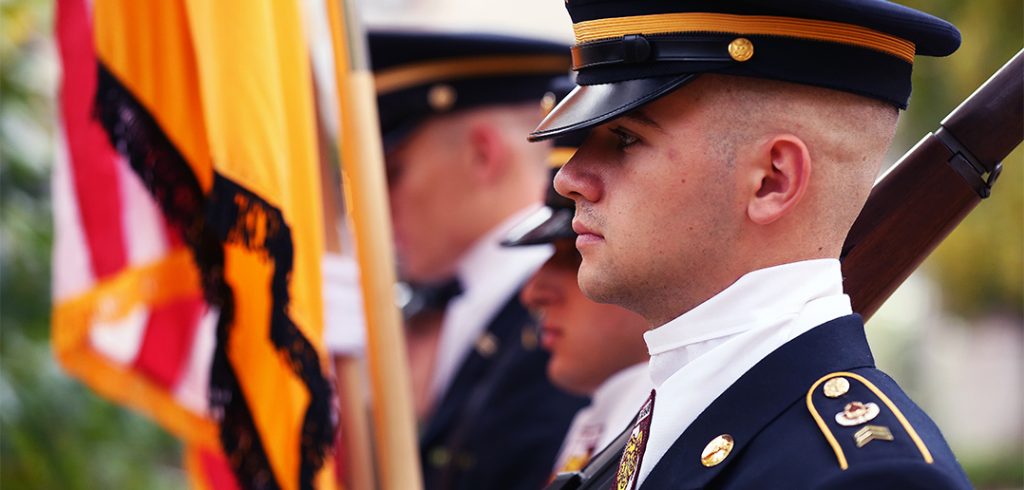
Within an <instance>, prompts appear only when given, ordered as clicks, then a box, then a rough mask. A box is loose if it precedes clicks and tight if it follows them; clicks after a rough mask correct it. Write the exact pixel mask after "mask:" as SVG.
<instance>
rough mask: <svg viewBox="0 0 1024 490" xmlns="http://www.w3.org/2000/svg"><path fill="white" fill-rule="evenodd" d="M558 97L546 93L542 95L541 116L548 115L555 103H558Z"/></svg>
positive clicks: (551, 93)
mask: <svg viewBox="0 0 1024 490" xmlns="http://www.w3.org/2000/svg"><path fill="white" fill-rule="evenodd" d="M557 99H558V96H556V95H555V93H554V92H548V93H546V94H544V97H543V98H541V99H540V113H541V115H542V116H546V115H548V113H549V112H551V109H554V108H555V102H558V100H557Z"/></svg>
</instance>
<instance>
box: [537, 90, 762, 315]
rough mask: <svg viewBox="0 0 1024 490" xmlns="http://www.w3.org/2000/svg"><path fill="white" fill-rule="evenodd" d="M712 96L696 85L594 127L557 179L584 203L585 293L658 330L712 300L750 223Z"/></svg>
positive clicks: (579, 224)
mask: <svg viewBox="0 0 1024 490" xmlns="http://www.w3.org/2000/svg"><path fill="white" fill-rule="evenodd" d="M707 89H709V88H708V87H706V86H702V85H701V84H700V80H699V79H698V80H697V81H695V82H693V83H692V84H690V85H688V86H686V87H684V88H682V89H679V90H677V91H676V92H674V93H672V94H669V95H667V96H665V97H663V98H661V99H659V100H657V101H655V102H652V103H650V104H647V105H645V106H643V108H642V110H641V111H636V112H634V113H631V114H628V115H625V116H623V117H620V118H618V119H615V120H613V121H611V122H609V123H606V124H604V125H602V126H599V127H597V128H595V129H594V130H593V131H592V132H591V134H590V136H589V137H588V139H587V141H586V142H585V143H584V145H583V146H582V147H581V148H580V150H579V151H578V152H577V153H576V155H575V157H573V159H572V160H571V161H570V162H569V163H568V164H566V165H565V166H564V167H563V168H562V170H561V171H560V172H559V173H558V175H557V177H556V178H555V189H556V190H557V191H558V192H559V194H562V195H563V196H566V197H568V198H571V199H573V200H575V202H576V216H575V219H574V221H573V227H574V229H575V231H576V232H577V233H579V237H578V238H577V241H576V246H577V248H578V249H579V251H580V254H581V255H582V257H583V261H582V264H581V266H580V270H579V284H580V287H581V288H582V290H583V292H584V293H586V294H587V296H589V297H590V298H592V299H594V300H596V301H600V302H604V303H615V304H618V305H621V306H624V307H626V308H629V309H631V310H633V311H636V312H638V313H640V314H641V315H643V316H644V317H645V318H647V320H648V321H649V322H651V323H652V324H653V325H660V324H661V323H664V322H666V321H667V320H670V319H671V318H674V317H675V316H678V315H679V314H680V313H682V312H684V311H686V310H687V309H689V308H692V307H693V306H695V304H693V302H694V301H696V302H697V303H699V302H700V301H703V300H704V299H706V298H707V297H709V296H711V294H712V293H713V292H714V291H708V290H707V289H708V287H707V286H706V284H715V283H718V282H720V280H719V279H718V278H717V275H720V274H721V271H719V270H718V269H717V267H718V266H719V265H720V264H724V263H725V262H727V261H729V260H730V259H729V246H728V244H729V241H730V240H731V239H732V238H734V237H735V235H736V233H737V231H736V230H737V229H738V227H737V225H736V219H740V218H741V217H742V215H743V214H742V213H743V204H742V203H740V202H738V200H737V199H735V197H734V196H735V195H736V189H737V183H736V182H734V180H736V179H735V178H734V177H733V176H732V175H733V174H732V172H730V166H731V164H730V162H729V161H728V159H729V157H728V156H727V155H723V153H727V152H723V151H721V148H720V145H719V144H718V142H716V141H715V137H716V135H715V132H714V128H715V126H716V124H721V120H722V117H723V115H722V114H721V113H720V112H716V111H717V110H718V108H716V107H711V104H710V102H707V101H706V98H703V97H701V95H702V91H703V90H707ZM726 117H727V116H726ZM736 123H738V124H739V123H741V122H740V121H737V122H736ZM726 270H728V268H726Z"/></svg>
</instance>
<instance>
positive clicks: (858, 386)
mask: <svg viewBox="0 0 1024 490" xmlns="http://www.w3.org/2000/svg"><path fill="white" fill-rule="evenodd" d="M807 410H809V411H810V412H811V417H813V418H814V421H815V422H816V423H817V424H818V428H819V429H821V433H822V434H823V435H824V436H825V439H826V440H827V441H828V443H829V446H831V447H832V450H833V451H835V454H836V459H837V460H838V461H839V467H840V469H843V470H845V469H847V468H849V467H850V464H851V461H854V462H855V461H868V460H875V459H880V458H891V457H907V456H908V455H911V454H913V455H914V456H915V457H916V456H917V455H918V454H919V455H920V457H922V458H924V461H925V462H926V463H929V464H931V463H932V462H933V459H932V455H931V452H930V451H928V447H927V446H925V444H924V441H923V440H922V439H921V437H920V436H919V435H918V433H917V431H916V430H914V427H913V426H911V425H910V422H909V421H908V420H907V418H906V417H905V416H904V415H903V412H902V411H900V409H899V407H897V406H896V404H895V403H893V401H892V400H891V399H890V398H889V397H888V396H886V394H885V393H884V392H882V390H880V389H879V388H878V387H877V386H875V384H874V383H872V382H871V381H869V380H868V379H866V378H864V377H863V376H861V375H859V374H856V373H851V372H834V373H830V374H828V375H825V376H823V377H821V378H820V379H818V381H816V382H815V383H814V384H813V385H812V386H811V388H810V390H808V391H807Z"/></svg>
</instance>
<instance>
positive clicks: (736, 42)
mask: <svg viewBox="0 0 1024 490" xmlns="http://www.w3.org/2000/svg"><path fill="white" fill-rule="evenodd" d="M729 56H731V57H732V59H734V60H736V61H747V60H749V59H750V58H752V57H753V56H754V43H752V42H750V40H749V39H747V38H745V37H738V38H736V39H733V40H732V42H731V43H729Z"/></svg>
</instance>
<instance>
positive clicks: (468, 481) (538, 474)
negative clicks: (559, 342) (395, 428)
mask: <svg viewBox="0 0 1024 490" xmlns="http://www.w3.org/2000/svg"><path fill="white" fill-rule="evenodd" d="M547 362H548V354H547V353H546V352H545V351H544V350H543V349H541V348H540V346H539V343H538V339H537V332H536V326H535V325H534V322H533V320H532V318H531V317H530V315H529V313H528V312H527V311H526V308H524V307H523V305H522V304H521V303H520V302H519V300H518V296H516V297H513V298H512V299H511V300H510V301H509V302H508V303H506V304H505V306H504V307H503V308H502V310H501V311H500V312H499V313H498V314H497V315H496V316H495V318H494V319H493V320H492V321H491V323H490V324H489V325H488V326H487V328H486V331H485V333H484V334H483V335H482V336H481V337H480V339H479V340H478V341H477V344H476V346H475V348H474V349H473V350H472V351H470V354H469V355H468V356H467V358H466V360H465V361H464V362H463V363H462V365H461V366H460V367H459V370H458V372H457V374H456V375H455V378H454V379H453V381H452V384H451V386H450V387H449V389H448V391H447V392H446V393H445V394H444V396H443V398H442V400H441V402H440V404H439V405H438V406H437V407H436V408H435V410H434V412H433V415H432V416H431V417H430V419H429V420H428V421H427V423H426V425H425V426H424V428H423V430H422V432H421V434H420V456H421V461H422V463H423V477H424V484H425V486H426V488H427V489H428V490H436V489H467V490H468V489H473V490H477V489H489V490H490V489H494V490H501V489H524V490H535V489H538V488H541V487H543V486H544V483H545V482H546V481H547V480H548V478H549V477H550V475H551V468H552V465H553V464H554V461H555V457H556V456H557V453H558V449H559V447H560V446H561V444H562V439H563V438H564V437H565V433H566V431H567V430H568V428H569V424H570V422H571V421H572V418H573V415H575V413H576V411H577V410H579V409H580V408H581V407H583V406H584V405H585V404H586V401H587V400H586V399H584V398H579V397H575V396H571V395H569V394H567V393H565V392H563V391H561V390H559V389H558V388H556V387H554V386H553V385H552V384H551V382H550V381H548V378H547V372H546V366H547Z"/></svg>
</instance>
